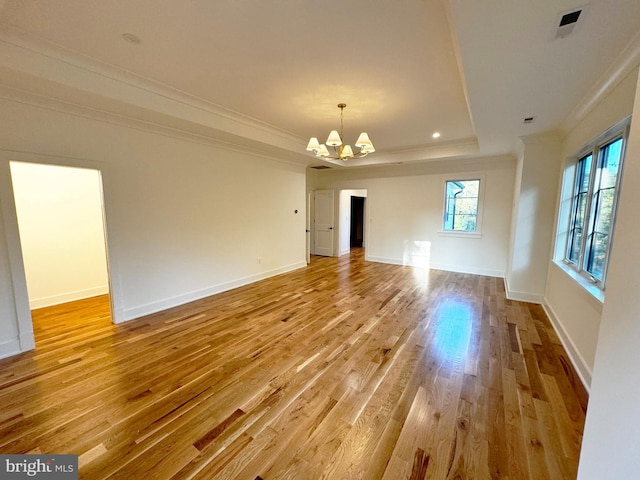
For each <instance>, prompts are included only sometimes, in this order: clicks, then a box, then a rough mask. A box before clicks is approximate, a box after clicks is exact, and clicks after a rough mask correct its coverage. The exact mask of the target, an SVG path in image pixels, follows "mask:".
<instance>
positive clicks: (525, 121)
mask: <svg viewBox="0 0 640 480" xmlns="http://www.w3.org/2000/svg"><path fill="white" fill-rule="evenodd" d="M535 119H536V117H524V119H523V120H522V123H524V124H525V125H526V124H528V123H533V122H534V120H535Z"/></svg>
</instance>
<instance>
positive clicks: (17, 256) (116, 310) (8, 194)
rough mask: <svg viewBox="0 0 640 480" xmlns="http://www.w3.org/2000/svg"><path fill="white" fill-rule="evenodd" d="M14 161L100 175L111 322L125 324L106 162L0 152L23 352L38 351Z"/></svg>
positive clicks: (1, 197)
mask: <svg viewBox="0 0 640 480" xmlns="http://www.w3.org/2000/svg"><path fill="white" fill-rule="evenodd" d="M12 161H15V162H24V163H39V164H43V165H54V166H60V167H75V168H87V169H92V170H97V171H98V173H99V176H100V180H101V184H102V185H101V188H102V192H101V193H102V215H103V219H102V220H103V226H104V236H105V239H104V241H105V257H106V262H107V274H108V280H109V299H110V302H111V320H112V322H113V323H121V322H123V321H124V320H125V318H124V306H123V301H122V300H123V296H122V291H121V289H120V286H119V282H118V281H117V279H118V278H120V271H119V268H118V264H117V261H115V259H117V258H119V257H118V255H117V253H116V252H117V246H116V244H115V242H114V241H113V236H112V235H110V232H112V231H113V230H115V229H114V228H113V225H112V220H110V219H111V215H110V213H109V212H110V211H112V198H113V196H112V194H111V192H112V190H111V188H110V180H111V177H112V173H111V171H110V168H109V166H108V165H107V164H105V163H103V162H97V161H92V160H86V159H78V158H69V157H59V156H54V155H42V154H37V153H29V152H15V151H10V150H0V204H1V205H2V216H3V219H4V228H5V236H6V241H7V249H8V256H9V268H10V276H11V284H12V286H13V296H14V302H15V307H16V316H17V323H18V337H19V340H20V351H26V350H31V349H33V348H35V337H34V334H33V321H32V319H31V309H30V307H29V293H28V290H27V281H26V275H25V269H24V259H23V255H22V245H21V243H20V232H19V228H18V217H17V213H16V204H15V195H14V192H13V182H12V180H11V168H10V162H12Z"/></svg>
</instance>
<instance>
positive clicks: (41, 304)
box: [10, 161, 113, 346]
mask: <svg viewBox="0 0 640 480" xmlns="http://www.w3.org/2000/svg"><path fill="white" fill-rule="evenodd" d="M10 170H11V180H12V183H13V194H14V199H15V206H16V215H17V220H18V230H19V234H20V246H21V249H22V257H23V262H24V270H25V278H26V283H27V293H28V297H29V307H30V309H31V312H32V321H33V332H34V335H35V340H36V345H37V346H39V345H40V344H41V342H42V340H43V339H46V338H48V337H55V336H59V335H61V334H64V332H65V331H69V330H74V331H77V330H78V329H82V328H91V327H93V326H96V325H100V324H110V323H111V322H112V319H113V315H112V312H111V301H110V295H109V293H110V292H109V285H110V281H109V268H108V261H107V248H106V235H105V233H106V232H105V223H104V206H103V194H102V178H101V174H100V171H99V170H95V169H91V168H77V167H67V166H58V165H48V164H46V165H45V164H39V163H30V162H16V161H11V162H10ZM65 329H67V330H65ZM54 332H55V333H54Z"/></svg>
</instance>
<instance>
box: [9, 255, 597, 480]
mask: <svg viewBox="0 0 640 480" xmlns="http://www.w3.org/2000/svg"><path fill="white" fill-rule="evenodd" d="M109 308H110V306H109V298H108V297H107V296H99V297H94V298H91V299H86V300H81V301H79V302H72V303H70V304H63V305H58V306H54V307H48V308H45V309H39V310H35V311H34V312H33V319H34V332H35V333H36V350H34V351H32V352H26V353H24V354H21V355H19V356H16V357H14V358H9V359H5V360H0V407H1V408H0V451H2V453H27V452H32V453H34V452H37V453H42V452H45V453H75V454H78V455H79V466H80V472H79V473H80V477H81V478H83V479H91V480H93V479H107V478H108V479H113V478H126V479H128V480H131V479H137V478H154V479H175V480H186V479H247V480H254V479H257V478H260V479H263V480H275V479H279V480H280V479H320V478H344V479H361V480H362V479H366V480H376V479H383V478H387V479H393V480H397V479H400V478H407V479H429V480H431V479H434V480H448V479H451V480H453V479H473V480H483V479H509V480H521V479H528V478H531V479H536V480H537V479H545V478H549V479H554V480H555V479H556V478H557V479H572V478H575V476H576V473H577V461H578V458H579V452H580V442H581V439H582V429H583V426H584V416H585V412H586V407H587V401H588V397H587V394H586V391H585V389H584V388H583V387H582V385H581V384H580V381H579V378H578V376H577V374H576V372H575V371H574V370H573V368H572V367H571V364H570V363H569V357H568V356H567V354H566V352H565V351H564V350H563V348H562V345H561V343H560V341H559V339H558V336H557V335H556V333H555V332H554V331H553V329H552V326H551V324H550V322H549V320H548V319H547V318H546V316H545V313H544V310H543V309H542V308H541V307H540V306H538V305H532V304H527V303H522V302H515V301H510V300H507V299H506V298H505V292H504V283H503V280H502V279H499V278H492V277H483V276H475V275H469V274H460V273H453V272H445V271H439V270H424V269H416V268H412V267H403V266H398V265H388V264H379V263H372V262H366V261H364V258H363V254H362V250H360V249H355V250H353V251H352V252H351V254H350V255H346V256H342V257H340V258H323V257H313V259H312V263H311V265H309V266H308V267H307V268H304V269H300V270H297V271H294V272H290V273H287V274H284V275H279V276H276V277H273V278H270V279H267V280H264V281H261V282H257V283H254V284H251V285H247V286H244V287H241V288H237V289H234V290H231V291H228V292H224V293H221V294H219V295H215V296H212V297H208V298H204V299H201V300H198V301H195V302H192V303H189V304H186V305H182V306H179V307H176V308H173V309H170V310H166V311H163V312H159V313H157V314H154V315H150V316H147V317H144V318H141V319H138V320H134V321H131V322H127V323H125V324H121V325H113V324H111V323H110V320H109Z"/></svg>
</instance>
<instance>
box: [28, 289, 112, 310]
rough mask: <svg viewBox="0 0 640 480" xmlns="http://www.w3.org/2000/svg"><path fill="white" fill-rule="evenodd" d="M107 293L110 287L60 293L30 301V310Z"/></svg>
mask: <svg viewBox="0 0 640 480" xmlns="http://www.w3.org/2000/svg"><path fill="white" fill-rule="evenodd" d="M107 293H109V286H108V285H101V286H99V287H93V288H86V289H84V290H77V291H75V292H67V293H60V294H57V295H51V296H49V297H41V298H34V299H29V308H31V310H33V309H36V308H43V307H50V306H52V305H59V304H61V303H67V302H74V301H76V300H82V299H83V298H91V297H96V296H98V295H105V294H107Z"/></svg>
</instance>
